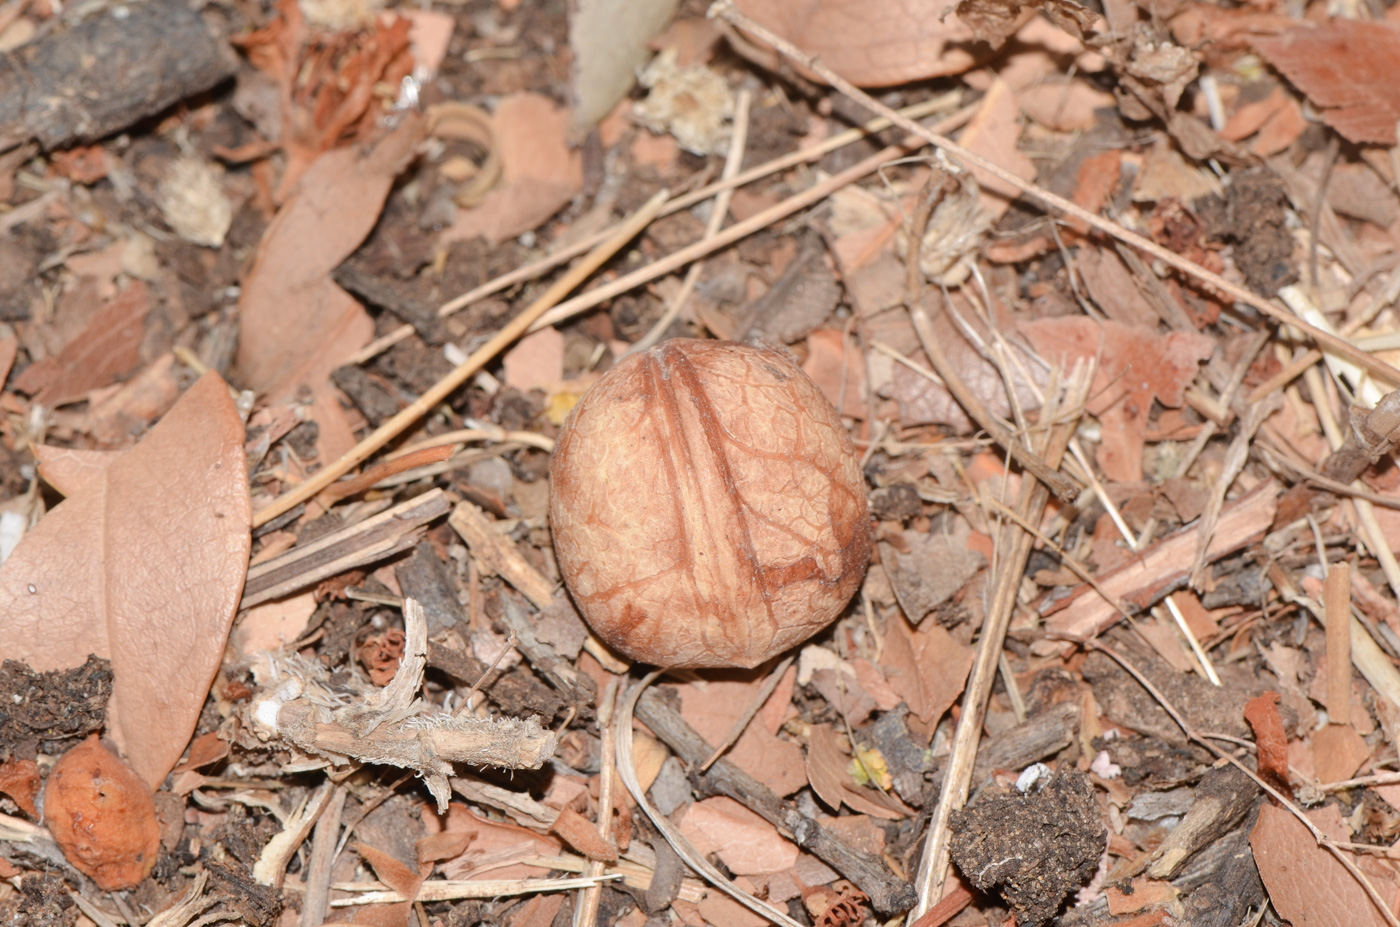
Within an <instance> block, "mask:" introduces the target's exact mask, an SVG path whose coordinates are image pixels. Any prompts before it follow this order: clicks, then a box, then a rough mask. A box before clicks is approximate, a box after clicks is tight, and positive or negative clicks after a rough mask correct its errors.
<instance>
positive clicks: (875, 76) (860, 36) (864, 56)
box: [734, 0, 978, 87]
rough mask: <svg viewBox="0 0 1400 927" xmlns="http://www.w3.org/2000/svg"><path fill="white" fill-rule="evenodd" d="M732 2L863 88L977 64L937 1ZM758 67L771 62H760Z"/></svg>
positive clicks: (968, 38)
mask: <svg viewBox="0 0 1400 927" xmlns="http://www.w3.org/2000/svg"><path fill="white" fill-rule="evenodd" d="M734 5H735V6H736V7H738V8H739V9H740V10H741V11H742V12H743V13H744V15H746V16H748V17H749V18H750V19H752V20H754V22H756V23H758V24H759V25H761V26H766V27H768V28H769V29H771V30H772V31H773V32H775V33H777V34H778V35H779V36H781V37H782V38H785V39H787V40H788V41H790V42H792V43H793V44H794V45H796V46H797V47H798V48H800V49H802V50H803V51H804V52H806V53H807V54H809V55H811V56H812V57H814V58H817V59H819V60H820V61H821V63H822V64H824V65H826V66H827V67H829V68H831V69H832V70H833V71H835V72H836V73H837V74H839V75H841V76H842V77H844V78H846V80H848V81H850V82H851V83H853V84H857V85H859V86H862V87H889V86H893V85H894V84H905V83H908V82H909V81H915V80H925V79H927V78H930V77H945V76H947V75H949V74H961V73H963V72H964V71H966V70H968V69H969V68H971V67H972V66H974V65H975V64H976V63H977V60H978V59H977V58H976V57H974V55H973V53H972V51H971V47H972V46H971V42H972V39H973V35H972V30H971V29H969V28H968V27H967V26H966V25H965V24H964V23H963V22H961V21H960V20H959V19H958V17H957V14H955V13H954V12H952V11H951V10H949V9H948V4H947V3H945V2H944V0H804V2H797V3H794V2H790V0H738V2H736V3H735V4H734ZM751 48H752V47H751ZM741 50H742V49H741ZM754 52H757V50H756V49H754V50H752V51H751V52H749V53H750V54H751V55H752V54H753V53H754ZM759 54H763V53H759ZM763 63H765V64H768V65H771V64H772V63H773V62H772V61H771V60H770V59H767V58H766V57H765V60H764V62H763ZM809 76H811V75H809Z"/></svg>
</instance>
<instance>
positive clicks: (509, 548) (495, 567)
mask: <svg viewBox="0 0 1400 927" xmlns="http://www.w3.org/2000/svg"><path fill="white" fill-rule="evenodd" d="M447 523H448V524H449V525H451V526H452V530H453V531H456V532H457V534H458V535H459V536H460V537H461V538H462V540H463V541H466V542H467V547H468V548H470V550H471V554H472V556H473V557H475V558H476V561H477V564H478V565H479V566H480V567H481V571H482V573H483V574H484V575H487V576H491V575H496V576H500V577H501V578H502V579H504V580H505V581H506V582H508V583H510V584H511V585H512V586H514V587H515V588H516V589H519V590H520V591H521V592H523V593H524V594H525V598H527V599H529V600H530V601H531V602H532V603H533V604H534V606H535V607H536V608H539V609H545V608H548V607H549V603H550V602H552V601H554V583H552V582H550V580H549V579H548V578H547V577H546V576H545V575H544V574H543V573H541V572H540V571H539V570H537V569H535V568H534V567H533V566H531V565H530V561H528V560H526V559H525V558H524V557H522V556H521V555H520V551H518V550H516V549H515V544H514V543H513V542H511V541H509V540H507V539H506V538H505V537H504V536H503V535H502V534H501V533H500V532H499V531H497V530H496V524H495V521H494V520H493V519H491V518H490V517H489V516H488V515H487V514H486V513H485V512H483V511H482V510H481V509H479V508H477V507H476V506H474V505H472V504H471V503H470V502H459V503H457V507H456V508H454V509H453V510H452V514H451V515H450V516H449V517H448V519H447Z"/></svg>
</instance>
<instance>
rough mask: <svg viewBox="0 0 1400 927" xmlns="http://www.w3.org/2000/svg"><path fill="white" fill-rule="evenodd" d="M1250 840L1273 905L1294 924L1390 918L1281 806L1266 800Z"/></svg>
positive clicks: (1374, 922) (1352, 924)
mask: <svg viewBox="0 0 1400 927" xmlns="http://www.w3.org/2000/svg"><path fill="white" fill-rule="evenodd" d="M1329 807H1330V806H1329ZM1315 813H1316V812H1314V814H1315ZM1334 813H1335V809H1334ZM1309 817H1312V814H1310V815H1309ZM1249 845H1250V846H1251V847H1252V848H1253V850H1254V861H1255V862H1256V863H1257V864H1258V865H1259V877H1260V878H1262V879H1263V880H1264V887H1265V888H1267V889H1268V890H1269V899H1270V900H1271V901H1273V903H1274V909H1275V910H1277V911H1278V913H1279V916H1280V917H1283V918H1284V919H1286V920H1288V921H1291V922H1292V923H1293V927H1382V925H1383V924H1385V923H1387V922H1386V919H1385V917H1384V916H1383V915H1382V914H1381V912H1380V911H1378V910H1376V908H1375V906H1374V905H1373V904H1372V903H1371V899H1370V898H1369V897H1367V895H1366V892H1365V890H1364V889H1362V887H1361V884H1360V883H1359V882H1357V880H1356V878H1355V877H1354V876H1352V874H1351V873H1349V872H1347V871H1346V869H1345V868H1343V866H1342V864H1341V863H1340V862H1338V861H1337V860H1336V858H1335V857H1333V856H1332V854H1331V853H1330V852H1328V851H1327V850H1325V849H1324V848H1322V847H1320V846H1318V845H1317V841H1316V840H1315V839H1313V836H1312V834H1311V833H1309V831H1308V829H1307V828H1306V827H1304V826H1303V823H1302V822H1301V821H1299V820H1298V819H1297V818H1295V817H1294V816H1293V815H1292V814H1291V813H1290V812H1288V811H1285V810H1284V809H1283V808H1278V807H1275V806H1274V805H1264V806H1263V807H1262V808H1260V809H1259V822H1258V823H1257V824H1255V825H1254V830H1253V832H1251V833H1250V835H1249Z"/></svg>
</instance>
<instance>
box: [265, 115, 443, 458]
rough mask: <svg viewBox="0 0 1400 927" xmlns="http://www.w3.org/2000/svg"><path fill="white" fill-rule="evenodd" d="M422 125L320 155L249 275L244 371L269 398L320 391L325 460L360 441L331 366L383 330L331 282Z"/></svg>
mask: <svg viewBox="0 0 1400 927" xmlns="http://www.w3.org/2000/svg"><path fill="white" fill-rule="evenodd" d="M421 129H422V123H421V122H420V121H418V120H412V119H410V120H408V121H406V122H405V123H404V124H403V125H401V126H400V127H399V128H398V129H397V130H395V131H394V132H392V133H390V134H389V135H388V136H386V137H384V138H383V139H381V140H380V141H379V142H378V144H376V145H374V146H373V147H370V148H368V149H366V150H359V149H357V148H337V149H335V150H333V151H328V152H326V153H325V154H323V155H321V156H320V157H319V158H317V159H316V161H315V163H313V164H312V165H311V166H310V167H309V168H308V169H307V171H306V173H305V174H303V175H302V178H301V182H300V183H299V184H298V186H297V188H296V190H295V192H294V193H293V194H292V196H291V197H290V198H289V199H288V200H287V202H286V203H285V204H284V205H283V207H282V209H281V210H280V211H279V212H278V213H277V217H276V218H275V219H273V220H272V224H271V225H269V226H268V228H267V231H266V232H265V233H264V234H263V239H262V243H261V244H260V245H259V246H258V254H257V257H256V258H255V260H254V262H253V266H252V269H251V270H249V272H248V275H247V277H245V278H244V281H243V295H242V299H241V300H240V301H239V309H238V311H239V339H238V367H239V370H240V372H241V373H242V374H243V377H244V379H245V382H246V383H247V385H248V386H249V387H251V388H253V389H256V390H257V391H258V392H260V393H263V394H265V395H266V401H267V402H268V403H269V404H270V405H275V404H277V403H278V402H280V401H281V400H283V399H285V398H287V397H288V396H291V395H292V394H293V393H295V392H296V391H297V390H298V388H300V387H301V386H302V385H305V386H306V387H307V388H309V389H310V390H311V392H312V395H313V397H314V399H315V402H314V403H313V404H312V406H311V409H312V415H313V417H315V419H316V422H317V424H318V425H319V426H320V429H321V432H320V436H319V439H318V444H319V447H320V450H321V453H322V455H323V456H324V457H336V456H339V455H340V454H341V453H343V452H344V451H347V450H349V449H350V447H351V446H352V445H353V444H354V435H353V434H351V432H350V430H349V428H348V427H347V426H346V424H345V422H344V419H343V417H342V416H340V415H339V414H338V413H339V406H338V400H337V398H336V397H337V391H336V390H335V389H334V388H333V387H332V386H331V384H330V380H329V377H330V373H331V371H332V370H334V369H335V368H336V367H339V366H340V365H341V364H342V363H344V362H345V360H346V359H347V358H348V357H349V356H350V355H351V354H353V353H354V352H355V351H357V350H359V349H360V348H361V347H363V346H364V345H365V344H366V343H367V342H368V341H369V339H370V337H371V336H372V335H373V334H374V323H373V321H372V320H371V319H370V317H369V314H368V313H366V312H365V310H364V309H363V308H362V307H361V306H360V304H359V303H358V302H356V301H355V300H354V299H353V298H352V297H351V296H350V294H348V293H346V292H345V291H344V290H342V289H341V288H340V287H338V286H336V285H335V283H333V282H332V281H331V278H330V275H331V271H333V270H334V269H335V268H336V267H337V266H338V265H339V264H340V263H341V261H343V260H345V259H346V258H347V257H349V256H350V254H351V252H353V251H354V250H355V249H356V248H358V247H359V246H360V242H362V241H363V240H364V238H365V236H366V235H368V234H369V232H370V229H372V228H374V224H375V223H376V222H378V221H379V213H380V210H381V209H382V208H383V206H384V200H385V198H386V197H387V196H388V195H389V188H390V187H391V186H392V185H393V182H394V178H395V177H397V176H398V174H399V172H400V171H401V170H402V169H403V167H404V166H405V165H406V164H407V163H408V161H409V160H410V159H411V158H412V155H413V151H414V147H415V146H416V145H417V143H418V140H419V138H420V137H421Z"/></svg>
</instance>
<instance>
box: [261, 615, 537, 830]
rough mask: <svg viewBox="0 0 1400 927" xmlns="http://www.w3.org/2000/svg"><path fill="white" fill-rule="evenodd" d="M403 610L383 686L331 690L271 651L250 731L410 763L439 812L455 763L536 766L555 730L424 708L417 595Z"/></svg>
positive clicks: (339, 757) (309, 748)
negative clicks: (398, 655) (400, 646)
mask: <svg viewBox="0 0 1400 927" xmlns="http://www.w3.org/2000/svg"><path fill="white" fill-rule="evenodd" d="M403 613H404V636H405V638H406V642H405V647H404V655H403V658H402V660H401V661H400V663H399V669H398V672H396V673H395V674H394V678H393V679H391V680H390V681H389V684H388V685H387V686H385V687H384V688H382V689H378V690H375V691H373V692H371V693H368V694H359V697H358V698H355V697H346V696H345V695H344V694H342V693H338V692H335V691H332V690H331V689H330V688H329V687H327V686H326V685H325V684H324V683H323V682H321V681H320V680H319V679H318V678H317V676H318V675H319V673H318V672H317V668H315V667H312V666H310V665H309V664H305V663H302V662H300V661H297V660H294V659H293V660H278V659H275V658H272V657H271V656H270V655H269V661H268V663H269V666H268V667H267V668H265V669H264V670H263V673H264V674H270V675H271V676H272V677H273V678H272V679H271V680H269V683H270V684H269V685H268V686H267V687H266V689H265V690H264V693H265V694H263V695H262V696H260V697H259V698H257V699H255V700H254V701H253V704H252V709H251V711H250V715H251V721H252V727H253V730H254V731H256V732H257V733H258V736H259V737H261V738H262V739H264V740H270V739H271V738H272V737H273V736H277V737H280V738H282V739H283V740H285V741H287V742H288V743H290V744H292V745H293V746H295V747H297V748H298V749H300V750H303V751H305V752H307V753H310V754H314V755H316V756H320V757H324V758H325V759H327V760H329V761H330V762H332V763H333V764H335V765H337V766H340V765H346V764H348V763H351V762H358V763H385V764H388V765H391V766H398V767H401V768H403V769H412V770H415V771H417V773H418V775H419V776H421V777H422V778H423V780H424V781H425V782H426V783H427V785H428V791H429V792H431V793H432V795H433V798H435V799H436V800H437V806H438V811H439V812H443V813H445V812H446V811H447V800H448V797H449V795H450V794H451V792H450V789H449V787H448V784H447V777H448V776H450V775H452V772H453V769H452V764H453V763H471V764H474V765H478V766H499V767H501V768H504V769H538V768H539V767H540V766H541V765H543V764H544V763H545V762H546V761H547V760H548V759H549V758H550V757H551V756H553V755H554V748H555V737H554V734H553V733H552V732H551V731H548V730H545V729H544V728H542V727H540V725H539V722H537V721H535V720H534V719H528V720H520V719H517V718H498V719H494V720H483V719H480V718H472V717H462V718H454V717H452V716H451V715H449V714H445V713H441V712H432V711H428V710H426V706H425V705H424V703H423V701H422V699H419V698H417V693H418V691H419V689H420V687H421V686H422V683H423V668H424V666H425V665H426V662H427V656H426V655H427V650H428V626H427V621H426V620H425V619H424V617H423V608H422V606H421V605H419V604H418V602H417V601H416V600H414V599H405V600H404V609H403ZM260 681H262V680H260Z"/></svg>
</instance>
